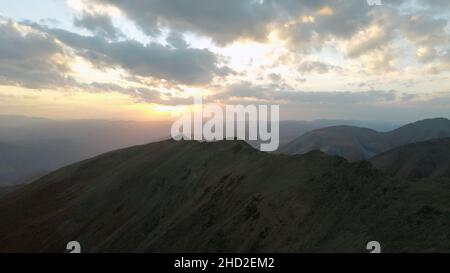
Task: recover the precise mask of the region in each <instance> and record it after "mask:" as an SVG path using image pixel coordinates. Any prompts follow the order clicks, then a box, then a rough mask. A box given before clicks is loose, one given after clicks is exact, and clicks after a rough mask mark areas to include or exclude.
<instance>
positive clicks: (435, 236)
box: [0, 121, 450, 252]
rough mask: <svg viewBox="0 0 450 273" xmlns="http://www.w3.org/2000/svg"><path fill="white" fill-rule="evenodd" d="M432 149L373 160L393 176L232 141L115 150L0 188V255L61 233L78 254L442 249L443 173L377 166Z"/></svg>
mask: <svg viewBox="0 0 450 273" xmlns="http://www.w3.org/2000/svg"><path fill="white" fill-rule="evenodd" d="M438 122H439V121H438ZM361 134H362V135H365V134H366V132H365V131H363V132H362V133H361ZM368 134H370V133H368ZM439 145H441V144H439V143H437V142H432V143H431V144H430V143H428V144H427V143H426V144H418V146H417V147H418V150H419V151H420V152H419V153H417V152H415V149H416V148H415V146H408V147H405V148H404V149H405V152H403V150H402V151H400V150H399V151H393V152H392V153H391V154H385V155H381V156H380V157H378V158H375V159H374V164H375V165H377V166H378V167H379V168H381V169H384V170H386V171H388V172H390V173H391V174H392V175H393V176H396V177H391V175H389V174H385V173H383V172H382V171H380V170H377V169H375V168H374V167H372V165H371V164H370V163H369V162H366V161H361V162H354V163H350V162H348V161H347V160H345V159H344V158H342V157H337V156H330V155H326V154H324V153H322V152H319V151H313V152H309V153H307V154H304V155H292V156H289V155H282V154H268V153H263V152H259V151H257V150H255V149H253V148H252V147H250V146H249V145H248V144H247V143H245V142H242V141H222V142H214V143H199V142H194V141H180V142H175V141H172V140H168V141H163V142H158V143H152V144H148V145H143V146H136V147H131V148H127V149H122V150H117V151H113V152H109V153H106V154H103V155H101V156H98V157H95V158H92V159H89V160H85V161H82V162H79V163H77V164H74V165H71V166H68V167H65V168H62V169H60V170H58V171H56V172H53V173H51V174H48V175H46V176H44V177H42V178H41V179H39V180H37V181H35V182H33V183H31V184H29V185H27V186H24V187H23V188H20V189H17V190H15V191H13V192H10V193H7V194H6V195H4V196H3V197H2V198H1V199H0V252H17V251H19V252H23V251H28V252H63V251H64V250H65V246H66V244H67V242H69V241H72V240H76V241H79V242H80V243H81V245H82V249H83V251H84V252H147V251H149V252H174V251H181V252H204V251H208V252H366V251H367V250H366V249H365V247H366V243H367V242H369V241H373V240H376V241H379V242H380V243H381V245H382V250H383V252H449V251H450V236H449V231H448V227H449V226H450V217H448V212H449V208H450V190H449V187H448V185H450V177H448V176H447V175H446V173H445V172H441V171H438V173H439V176H434V175H432V176H430V177H423V178H421V176H419V177H417V178H414V179H408V177H410V175H408V174H407V173H406V174H405V177H407V178H403V176H404V175H403V171H401V173H402V175H400V176H399V175H398V174H399V170H402V169H403V167H401V166H400V168H398V167H397V165H396V167H395V168H393V169H392V170H391V169H390V168H389V167H388V166H386V165H385V164H386V162H387V165H389V164H390V163H389V162H393V163H395V164H397V163H396V162H397V159H400V158H401V159H402V160H403V162H401V163H402V165H403V166H405V167H406V166H409V164H410V163H408V161H409V160H411V164H412V165H413V166H416V167H418V165H417V164H421V163H420V162H421V160H422V159H421V158H422V156H425V157H428V156H429V155H430V153H433V151H434V149H435V146H439ZM428 146H431V149H432V150H431V151H428V148H427V147H428ZM442 149H443V151H442V152H441V153H440V154H441V155H444V153H445V152H447V154H448V153H449V152H450V150H448V146H442ZM404 154H405V158H404V157H403V156H404ZM410 154H411V155H413V156H410ZM414 155H415V156H416V157H415V156H414ZM448 163H449V162H448V161H445V163H442V164H444V165H445V164H447V165H448ZM407 169H409V167H407ZM440 169H441V168H438V169H436V170H440ZM431 173H435V171H432V172H431ZM441 174H442V175H441Z"/></svg>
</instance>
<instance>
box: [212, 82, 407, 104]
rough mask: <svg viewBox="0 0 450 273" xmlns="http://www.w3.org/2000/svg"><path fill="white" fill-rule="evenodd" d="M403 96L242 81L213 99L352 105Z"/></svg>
mask: <svg viewBox="0 0 450 273" xmlns="http://www.w3.org/2000/svg"><path fill="white" fill-rule="evenodd" d="M399 98H401V96H400V95H399V94H397V92H396V91H393V90H388V91H376V90H374V91H366V92H349V91H311V92H306V91H296V90H274V89H272V88H269V87H267V86H258V85H253V84H251V83H248V82H242V83H238V84H234V85H231V86H229V87H227V88H226V89H225V90H224V91H222V92H219V93H218V94H216V95H214V96H212V97H211V98H210V99H212V100H221V101H222V100H225V101H227V100H230V99H238V100H239V99H240V100H241V101H247V103H248V101H249V100H250V101H253V102H256V103H257V102H261V103H264V102H265V103H267V102H270V103H283V104H293V105H304V104H311V105H321V104H334V105H350V104H375V103H383V102H395V101H397V100H398V99H399Z"/></svg>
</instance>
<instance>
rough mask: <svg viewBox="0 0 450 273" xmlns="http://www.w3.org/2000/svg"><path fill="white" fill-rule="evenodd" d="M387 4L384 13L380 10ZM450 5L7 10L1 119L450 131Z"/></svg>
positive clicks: (203, 1)
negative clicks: (248, 111)
mask: <svg viewBox="0 0 450 273" xmlns="http://www.w3.org/2000/svg"><path fill="white" fill-rule="evenodd" d="M376 2H380V3H381V5H374V3H376ZM449 19H450V1H448V0H434V1H428V0H382V1H366V0H333V1H331V0H328V1H327V0H284V1H283V0H279V1H276V0H227V1H223V0H134V1H126V0H40V1H34V0H15V1H7V0H0V115H27V116H38V117H47V118H55V119H80V118H83V119H86V118H91V119H122V120H123V119H130V120H165V119H170V118H171V114H172V113H174V112H175V113H176V112H181V111H183V110H184V109H186V107H188V106H189V105H190V104H192V103H193V98H192V96H193V95H202V96H203V99H204V101H205V102H207V103H215V104H220V105H224V104H244V105H246V104H278V105H280V116H281V118H282V119H289V120H313V119H322V118H327V119H353V120H387V121H396V122H397V121H414V120H418V119H423V118H432V117H450V40H449V37H450V36H449V35H450V25H449Z"/></svg>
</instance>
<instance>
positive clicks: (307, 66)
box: [298, 61, 340, 74]
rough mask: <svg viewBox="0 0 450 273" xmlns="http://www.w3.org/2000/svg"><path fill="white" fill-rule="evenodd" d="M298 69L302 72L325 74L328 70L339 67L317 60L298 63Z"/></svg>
mask: <svg viewBox="0 0 450 273" xmlns="http://www.w3.org/2000/svg"><path fill="white" fill-rule="evenodd" d="M298 70H299V71H300V72H302V73H317V74H326V73H328V72H329V71H330V70H340V67H337V66H334V65H330V64H326V63H323V62H319V61H304V62H302V63H300V65H299V66H298Z"/></svg>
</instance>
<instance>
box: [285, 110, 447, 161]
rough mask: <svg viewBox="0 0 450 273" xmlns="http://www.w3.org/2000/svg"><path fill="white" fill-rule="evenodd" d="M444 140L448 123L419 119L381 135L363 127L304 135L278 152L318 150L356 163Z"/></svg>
mask: <svg viewBox="0 0 450 273" xmlns="http://www.w3.org/2000/svg"><path fill="white" fill-rule="evenodd" d="M445 137H450V121H449V120H448V119H444V118H436V119H427V120H422V121H418V122H415V123H411V124H408V125H405V126H403V127H400V128H398V129H396V130H393V131H390V132H381V133H380V132H377V131H374V130H371V129H366V128H358V127H352V126H334V127H327V128H322V129H318V130H314V131H312V132H309V133H306V134H304V135H302V136H300V137H299V138H297V139H295V140H293V141H292V142H290V143H289V144H287V145H285V146H283V147H281V148H280V150H279V151H280V152H281V153H285V154H304V153H307V152H310V151H313V150H320V151H323V152H325V153H327V154H331V155H339V156H342V157H345V158H347V159H348V160H351V161H356V160H364V159H369V158H371V157H373V156H376V155H378V154H380V153H382V152H385V151H388V150H391V149H393V148H396V147H399V146H402V145H407V144H411V143H415V142H420V141H427V140H431V139H438V138H445Z"/></svg>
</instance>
